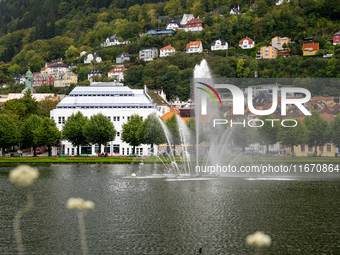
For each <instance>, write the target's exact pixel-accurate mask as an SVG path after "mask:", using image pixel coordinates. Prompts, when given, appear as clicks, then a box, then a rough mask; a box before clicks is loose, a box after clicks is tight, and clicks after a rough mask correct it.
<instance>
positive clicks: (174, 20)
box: [166, 18, 179, 25]
mask: <svg viewBox="0 0 340 255" xmlns="http://www.w3.org/2000/svg"><path fill="white" fill-rule="evenodd" d="M170 23H176V24H177V25H178V24H179V19H173V18H170V19H167V20H166V25H169V24H170Z"/></svg>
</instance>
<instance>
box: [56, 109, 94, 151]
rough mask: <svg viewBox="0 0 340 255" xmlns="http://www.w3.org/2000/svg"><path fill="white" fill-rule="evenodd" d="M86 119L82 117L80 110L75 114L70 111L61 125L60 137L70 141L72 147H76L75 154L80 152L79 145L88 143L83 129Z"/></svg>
mask: <svg viewBox="0 0 340 255" xmlns="http://www.w3.org/2000/svg"><path fill="white" fill-rule="evenodd" d="M87 122H88V119H87V118H86V117H84V115H83V114H82V113H81V112H77V113H76V114H74V113H72V115H71V116H70V117H68V119H67V120H66V122H65V124H64V125H63V130H62V138H63V139H65V140H67V141H69V142H70V143H72V145H73V146H74V147H77V155H80V154H81V151H80V150H79V147H80V145H86V144H88V141H87V140H86V136H85V134H84V129H85V126H86V123H87Z"/></svg>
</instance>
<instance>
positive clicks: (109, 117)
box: [105, 107, 111, 121]
mask: <svg viewBox="0 0 340 255" xmlns="http://www.w3.org/2000/svg"><path fill="white" fill-rule="evenodd" d="M105 108H106V107H105ZM107 118H108V119H109V121H111V116H107Z"/></svg>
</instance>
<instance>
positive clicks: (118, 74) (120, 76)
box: [107, 67, 126, 82]
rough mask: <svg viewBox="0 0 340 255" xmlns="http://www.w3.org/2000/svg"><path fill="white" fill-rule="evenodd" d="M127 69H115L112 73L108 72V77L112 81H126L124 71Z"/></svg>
mask: <svg viewBox="0 0 340 255" xmlns="http://www.w3.org/2000/svg"><path fill="white" fill-rule="evenodd" d="M125 70H126V68H124V67H123V68H113V69H112V70H111V71H110V72H108V74H107V76H108V77H109V78H111V79H115V80H116V81H118V82H120V81H123V80H124V71H125Z"/></svg>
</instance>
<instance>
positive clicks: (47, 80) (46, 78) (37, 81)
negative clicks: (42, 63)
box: [33, 73, 54, 86]
mask: <svg viewBox="0 0 340 255" xmlns="http://www.w3.org/2000/svg"><path fill="white" fill-rule="evenodd" d="M42 84H48V85H54V79H53V76H52V75H47V74H41V73H33V86H41V85H42Z"/></svg>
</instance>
